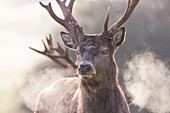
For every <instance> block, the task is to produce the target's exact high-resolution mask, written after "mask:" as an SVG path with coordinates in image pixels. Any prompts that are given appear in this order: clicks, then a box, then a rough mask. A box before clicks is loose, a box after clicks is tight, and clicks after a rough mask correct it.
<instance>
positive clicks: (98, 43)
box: [80, 35, 109, 48]
mask: <svg viewBox="0 0 170 113" xmlns="http://www.w3.org/2000/svg"><path fill="white" fill-rule="evenodd" d="M80 45H81V46H83V47H85V48H100V47H102V46H106V47H107V46H109V40H108V39H106V38H104V37H101V36H98V35H89V36H85V37H84V38H83V40H82V42H81V44H80Z"/></svg>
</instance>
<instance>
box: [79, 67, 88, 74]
mask: <svg viewBox="0 0 170 113" xmlns="http://www.w3.org/2000/svg"><path fill="white" fill-rule="evenodd" d="M90 69H91V66H90V65H80V66H79V72H80V73H81V74H86V73H87V72H89V71H90Z"/></svg>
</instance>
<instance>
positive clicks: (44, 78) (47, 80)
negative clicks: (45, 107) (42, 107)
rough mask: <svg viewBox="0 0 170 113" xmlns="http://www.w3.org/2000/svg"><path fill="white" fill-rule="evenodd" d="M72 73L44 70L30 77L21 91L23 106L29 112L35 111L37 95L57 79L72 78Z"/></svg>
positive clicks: (69, 71)
mask: <svg viewBox="0 0 170 113" xmlns="http://www.w3.org/2000/svg"><path fill="white" fill-rule="evenodd" d="M73 74H74V73H73V71H71V70H64V69H56V68H46V69H45V70H43V71H41V72H40V73H38V74H37V75H34V76H30V78H29V79H28V83H27V85H25V86H24V87H23V88H22V90H21V96H23V98H24V102H25V105H26V106H27V107H28V108H30V109H31V110H33V111H34V110H35V105H36V101H37V97H38V94H39V93H40V92H41V91H42V90H43V89H45V88H46V87H48V86H49V85H51V84H52V83H53V82H54V81H56V80H58V79H59V78H63V77H66V76H72V75H73Z"/></svg>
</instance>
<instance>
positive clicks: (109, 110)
mask: <svg viewBox="0 0 170 113" xmlns="http://www.w3.org/2000/svg"><path fill="white" fill-rule="evenodd" d="M117 71H118V69H117V66H116V63H115V62H114V61H113V59H111V60H110V62H109V64H108V68H107V69H106V71H105V72H102V73H101V74H103V75H102V76H105V77H106V79H105V80H104V81H102V82H101V83H100V82H95V81H86V80H83V79H81V80H80V81H79V90H80V92H79V98H78V113H118V108H119V102H120V99H122V98H121V96H122V95H121V93H120V90H119V85H118V81H117Z"/></svg>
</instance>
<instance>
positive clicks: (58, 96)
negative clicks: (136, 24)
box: [31, 0, 139, 113]
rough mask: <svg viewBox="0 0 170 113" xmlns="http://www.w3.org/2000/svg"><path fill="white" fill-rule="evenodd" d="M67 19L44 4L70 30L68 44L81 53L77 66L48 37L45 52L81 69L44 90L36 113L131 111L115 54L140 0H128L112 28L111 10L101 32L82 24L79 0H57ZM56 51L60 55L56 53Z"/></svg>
mask: <svg viewBox="0 0 170 113" xmlns="http://www.w3.org/2000/svg"><path fill="white" fill-rule="evenodd" d="M56 1H57V3H58V4H59V6H60V7H61V9H62V12H63V15H64V19H61V18H59V17H58V16H56V15H55V13H54V12H53V10H52V7H51V3H49V4H48V5H44V4H42V3H41V2H40V4H41V6H42V7H44V8H45V9H46V10H47V11H48V12H49V14H50V15H51V17H52V18H53V19H54V20H55V21H57V22H58V23H59V24H61V25H62V26H64V27H65V28H66V30H67V31H68V32H69V33H66V32H63V31H61V32H60V35H61V38H62V40H63V43H64V44H65V46H66V47H67V48H69V49H72V50H75V51H76V52H77V65H75V64H74V62H73V61H72V60H71V59H70V57H69V56H68V50H67V49H66V51H65V52H64V50H63V49H62V48H61V47H60V46H59V47H58V48H57V49H55V48H53V47H52V41H51V38H50V39H48V38H47V42H48V44H49V46H50V47H49V48H50V49H48V48H47V47H46V45H45V44H44V46H45V51H43V52H41V51H38V50H35V49H33V48H31V49H33V50H35V51H37V52H39V53H41V54H44V55H46V56H49V57H50V58H51V59H53V60H54V61H55V62H56V63H59V64H60V65H62V66H63V67H70V66H69V65H66V64H64V63H62V62H61V61H59V60H58V58H64V59H66V60H67V61H68V62H69V63H70V64H71V67H73V68H77V73H78V75H79V76H78V77H74V78H63V79H59V80H57V81H56V82H54V83H53V84H52V85H51V86H49V87H47V88H46V89H44V90H43V91H42V92H41V93H40V95H39V97H38V101H37V105H36V110H35V113H130V111H129V107H128V105H127V102H126V98H125V96H124V93H123V91H122V89H121V88H120V86H119V83H118V67H117V65H116V62H115V59H114V57H113V56H114V54H115V52H116V50H117V49H118V47H119V46H120V45H121V44H122V43H123V42H124V40H125V28H124V27H121V26H122V25H123V23H124V22H125V21H126V20H127V19H128V18H129V16H130V15H131V13H132V12H133V10H134V8H135V6H136V5H137V3H138V2H139V0H128V6H127V9H126V11H125V13H124V15H123V16H122V17H121V18H120V19H119V20H118V21H117V22H116V23H115V24H113V25H112V26H111V27H110V28H109V29H108V20H109V14H110V9H109V8H108V12H107V16H106V19H105V22H104V29H103V32H102V33H101V34H95V35H85V34H84V33H83V29H82V27H80V26H79V24H78V22H77V21H76V20H75V19H74V17H73V16H72V8H73V4H74V1H75V0H70V2H69V4H68V5H65V4H66V0H62V1H60V0H56ZM54 50H56V51H57V52H58V53H59V54H60V56H53V55H54Z"/></svg>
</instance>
